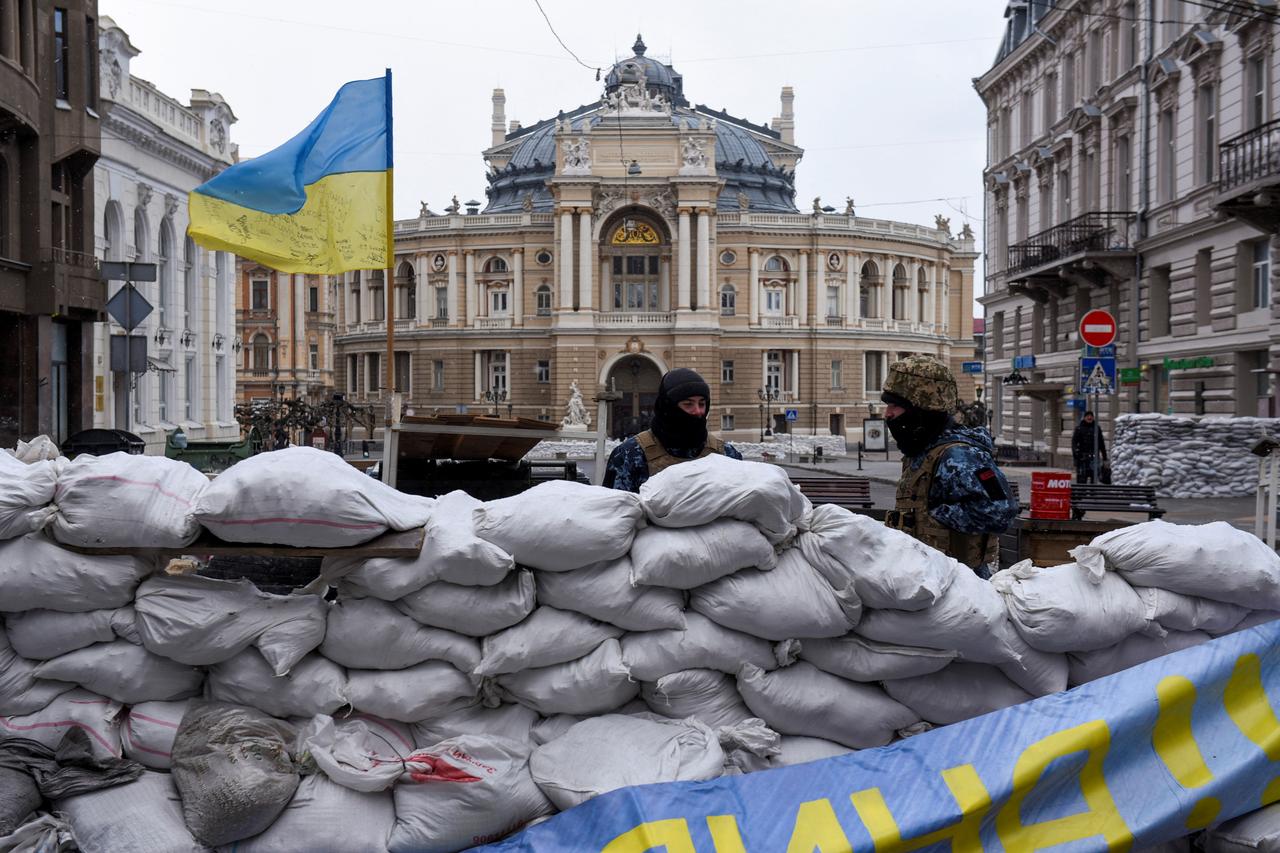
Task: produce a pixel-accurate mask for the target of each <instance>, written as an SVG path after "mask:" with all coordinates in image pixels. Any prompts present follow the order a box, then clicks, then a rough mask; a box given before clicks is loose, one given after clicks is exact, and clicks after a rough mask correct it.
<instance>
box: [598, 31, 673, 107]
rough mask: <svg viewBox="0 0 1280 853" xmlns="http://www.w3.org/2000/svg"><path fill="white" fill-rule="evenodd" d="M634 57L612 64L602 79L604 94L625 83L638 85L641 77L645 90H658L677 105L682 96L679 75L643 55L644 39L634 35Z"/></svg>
mask: <svg viewBox="0 0 1280 853" xmlns="http://www.w3.org/2000/svg"><path fill="white" fill-rule="evenodd" d="M631 49H632V51H634V52H635V55H634V56H632V57H630V58H628V59H623V60H621V61H620V62H617V63H615V64H614V66H613V67H612V68H610V69H609V73H608V74H607V75H605V78H604V91H605V94H608V93H609V92H612V91H613V90H614V89H617V88H618V87H619V86H622V85H623V84H625V83H638V82H639V81H640V78H641V76H643V77H644V81H645V88H646V89H648V90H649V91H651V92H652V91H653V90H655V89H656V90H658V91H660V92H662V93H663V94H665V95H666V96H667V97H668V98H670V99H672V100H673V102H677V103H678V100H677V99H678V98H680V96H681V95H682V93H681V91H680V90H681V88H682V81H681V79H680V75H679V74H677V73H676V72H675V69H674V68H672V67H671V66H670V65H663V64H662V63H661V62H659V61H658V60H656V59H651V58H649V57H647V56H645V55H644V52H645V50H646V49H647V48H646V47H645V44H644V39H642V38H640V36H639V34H637V35H636V43H635V44H633V45H632V46H631Z"/></svg>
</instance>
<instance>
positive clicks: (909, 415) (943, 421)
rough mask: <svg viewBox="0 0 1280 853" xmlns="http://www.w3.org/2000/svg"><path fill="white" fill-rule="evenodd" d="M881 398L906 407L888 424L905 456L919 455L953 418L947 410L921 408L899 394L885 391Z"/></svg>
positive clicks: (891, 433)
mask: <svg viewBox="0 0 1280 853" xmlns="http://www.w3.org/2000/svg"><path fill="white" fill-rule="evenodd" d="M881 399H883V400H884V401H885V402H886V403H895V404H897V405H899V406H902V407H903V408H905V409H906V411H905V412H903V413H902V414H900V415H898V416H897V417H896V418H893V419H891V420H890V421H889V422H888V424H886V426H888V427H889V434H890V435H892V436H893V440H894V441H896V442H897V443H898V449H899V450H901V451H902V455H903V456H919V455H920V454H921V453H923V452H924V451H925V448H927V447H928V446H929V443H930V442H932V441H933V440H934V439H935V438H937V437H938V436H940V435H942V431H943V430H944V429H946V428H947V422H948V421H950V420H951V416H950V415H948V414H947V413H946V412H935V411H933V410H932V409H921V408H919V407H917V406H913V405H911V403H910V402H909V401H908V400H906V399H904V398H902V397H899V396H898V395H897V394H890V393H888V392H885V393H884V394H883V395H882V397H881Z"/></svg>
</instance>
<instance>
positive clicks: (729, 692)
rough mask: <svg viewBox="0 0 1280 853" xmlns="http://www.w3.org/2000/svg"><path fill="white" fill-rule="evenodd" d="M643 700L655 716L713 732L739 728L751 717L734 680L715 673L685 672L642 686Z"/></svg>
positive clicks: (701, 671)
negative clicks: (687, 721)
mask: <svg viewBox="0 0 1280 853" xmlns="http://www.w3.org/2000/svg"><path fill="white" fill-rule="evenodd" d="M640 698H642V699H643V700H644V703H645V705H647V706H648V707H649V710H651V711H653V712H654V713H655V714H661V715H662V716H664V717H671V718H672V719H676V720H683V719H688V718H692V719H695V720H697V721H698V722H700V723H702V724H703V725H706V726H710V727H711V728H713V729H718V728H720V727H721V726H733V725H737V724H738V723H741V722H742V721H743V720H745V719H748V718H749V717H751V716H752V714H751V710H750V709H749V708H748V707H747V706H746V705H745V704H743V702H742V697H741V696H739V695H738V688H737V682H735V681H734V679H733V677H732V676H729V675H725V674H724V673H723V672H717V671H716V670H714V669H686V670H681V671H680V672H673V673H671V674H670V675H664V676H662V678H659V679H658V680H657V681H656V682H649V681H646V682H643V683H642V684H641V685H640Z"/></svg>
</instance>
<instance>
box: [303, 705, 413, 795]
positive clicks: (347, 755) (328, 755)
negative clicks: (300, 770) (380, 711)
mask: <svg viewBox="0 0 1280 853" xmlns="http://www.w3.org/2000/svg"><path fill="white" fill-rule="evenodd" d="M384 731H385V727H384V726H382V725H378V726H375V725H374V724H372V723H371V722H369V721H368V720H367V719H363V718H362V719H346V720H340V721H339V720H334V718H333V717H330V716H328V715H325V714H320V715H318V716H315V717H312V718H311V720H310V721H308V722H307V723H306V724H305V725H304V726H303V727H302V728H301V729H300V730H299V731H298V736H297V740H296V751H297V757H298V763H299V764H300V765H305V764H306V763H307V762H308V761H310V762H314V763H315V765H316V766H317V767H318V768H320V770H321V772H322V773H323V774H324V775H325V776H327V777H328V778H329V779H330V780H331V781H333V782H334V783H335V784H338V785H341V786H343V787H344V788H349V789H351V790H352V791H361V792H363V793H372V792H374V791H385V790H386V789H388V788H390V787H391V786H392V784H394V783H395V781H396V779H398V778H399V777H400V776H401V774H403V773H404V772H405V764H404V759H405V758H406V757H407V756H408V755H409V754H410V753H412V752H413V749H412V744H410V745H409V747H408V748H407V749H406V748H403V747H402V746H401V745H399V744H397V742H396V740H394V739H392V738H388V737H387V736H386V734H384Z"/></svg>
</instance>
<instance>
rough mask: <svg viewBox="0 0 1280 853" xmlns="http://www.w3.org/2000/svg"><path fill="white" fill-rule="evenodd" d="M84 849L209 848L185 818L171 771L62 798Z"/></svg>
mask: <svg viewBox="0 0 1280 853" xmlns="http://www.w3.org/2000/svg"><path fill="white" fill-rule="evenodd" d="M54 805H55V808H56V810H57V811H58V813H59V814H61V815H63V816H65V817H66V819H67V821H68V822H69V823H70V824H71V831H72V833H73V834H74V835H75V839H76V843H77V844H78V845H79V846H80V850H82V851H83V853H121V851H125V850H132V851H138V853H142V851H144V850H146V851H152V850H154V851H156V853H160V851H164V853H209V848H208V847H205V846H204V845H203V844H201V843H200V842H198V841H196V839H195V838H194V837H193V836H192V835H191V831H190V830H189V829H187V826H186V824H185V823H184V822H183V819H182V798H181V797H180V796H179V795H178V789H177V788H176V787H175V786H174V784H173V777H172V776H170V775H169V774H168V773H155V772H152V771H147V772H146V773H143V774H142V775H141V776H140V777H138V778H137V779H135V780H134V781H132V782H128V783H126V784H124V785H115V786H113V787H110V788H101V789H99V790H97V791H90V792H89V793H87V794H79V795H77V796H74V797H67V798H66V799H63V800H58V801H57V802H56V803H55V804H54Z"/></svg>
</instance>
